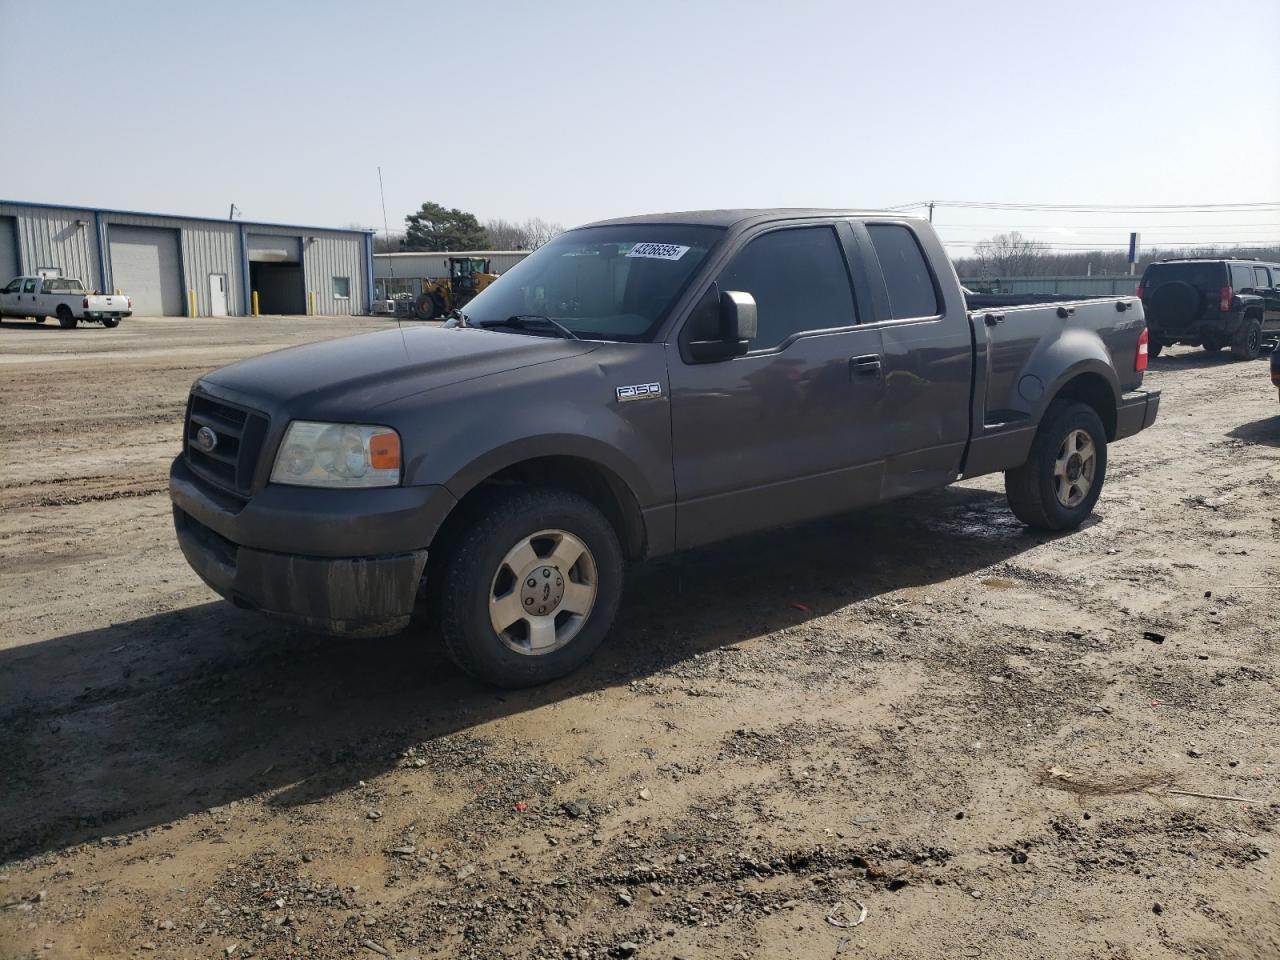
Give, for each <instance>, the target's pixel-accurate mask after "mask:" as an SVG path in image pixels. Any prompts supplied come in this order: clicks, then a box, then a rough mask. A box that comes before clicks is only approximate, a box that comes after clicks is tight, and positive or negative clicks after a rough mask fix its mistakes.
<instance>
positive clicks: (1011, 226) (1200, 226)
mask: <svg viewBox="0 0 1280 960" xmlns="http://www.w3.org/2000/svg"><path fill="white" fill-rule="evenodd" d="M1133 226H1134V225H1133V224H1129V223H1119V224H1111V225H1101V226H1093V227H1083V226H1080V227H1078V226H1070V227H1065V226H1063V225H1062V224H1055V223H935V224H934V228H935V229H937V230H939V231H942V230H1071V231H1076V230H1088V231H1092V232H1096V231H1098V230H1120V231H1126V232H1127V231H1128V230H1130V229H1131V228H1132V227H1133ZM1136 226H1137V228H1138V229H1139V230H1144V229H1148V227H1147V226H1144V225H1142V224H1137V225H1136ZM1149 227H1150V228H1151V229H1158V230H1262V229H1271V228H1273V227H1280V223H1157V224H1150V225H1149Z"/></svg>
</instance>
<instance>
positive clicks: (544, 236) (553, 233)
mask: <svg viewBox="0 0 1280 960" xmlns="http://www.w3.org/2000/svg"><path fill="white" fill-rule="evenodd" d="M521 226H522V227H523V229H524V232H525V235H526V238H527V240H528V247H527V249H529V250H537V249H538V248H539V247H540V246H542V245H543V244H544V243H546V242H547V241H549V240H554V239H555V238H556V237H558V236H560V234H562V233H564V224H561V223H554V222H552V221H550V220H543V219H542V218H541V217H530V218H529V219H528V220H526V221H525V222H524V223H523V224H522V225H521Z"/></svg>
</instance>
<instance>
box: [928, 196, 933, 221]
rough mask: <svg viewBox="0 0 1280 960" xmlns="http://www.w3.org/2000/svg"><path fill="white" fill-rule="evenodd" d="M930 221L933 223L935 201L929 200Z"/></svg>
mask: <svg viewBox="0 0 1280 960" xmlns="http://www.w3.org/2000/svg"><path fill="white" fill-rule="evenodd" d="M929 222H930V223H933V201H932V200H930V201H929Z"/></svg>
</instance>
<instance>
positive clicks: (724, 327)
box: [720, 290, 757, 353]
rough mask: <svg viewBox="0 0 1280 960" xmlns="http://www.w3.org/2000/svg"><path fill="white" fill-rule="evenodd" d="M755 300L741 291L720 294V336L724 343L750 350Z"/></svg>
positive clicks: (753, 334)
mask: <svg viewBox="0 0 1280 960" xmlns="http://www.w3.org/2000/svg"><path fill="white" fill-rule="evenodd" d="M756 328H757V325H756V298H755V297H753V296H752V295H751V294H749V293H746V292H745V291H742V290H726V291H724V292H723V293H722V294H720V336H721V339H723V340H724V341H726V343H730V344H734V345H739V346H742V347H743V348H744V349H743V351H742V352H743V353H746V352H747V350H748V349H750V343H751V341H752V340H754V339H755V338H756Z"/></svg>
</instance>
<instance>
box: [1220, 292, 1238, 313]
mask: <svg viewBox="0 0 1280 960" xmlns="http://www.w3.org/2000/svg"><path fill="white" fill-rule="evenodd" d="M1235 295H1236V292H1235V291H1234V290H1232V289H1231V288H1230V287H1223V288H1222V289H1221V290H1219V291H1218V312H1219V313H1230V312H1231V298H1232V297H1234V296H1235Z"/></svg>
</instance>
